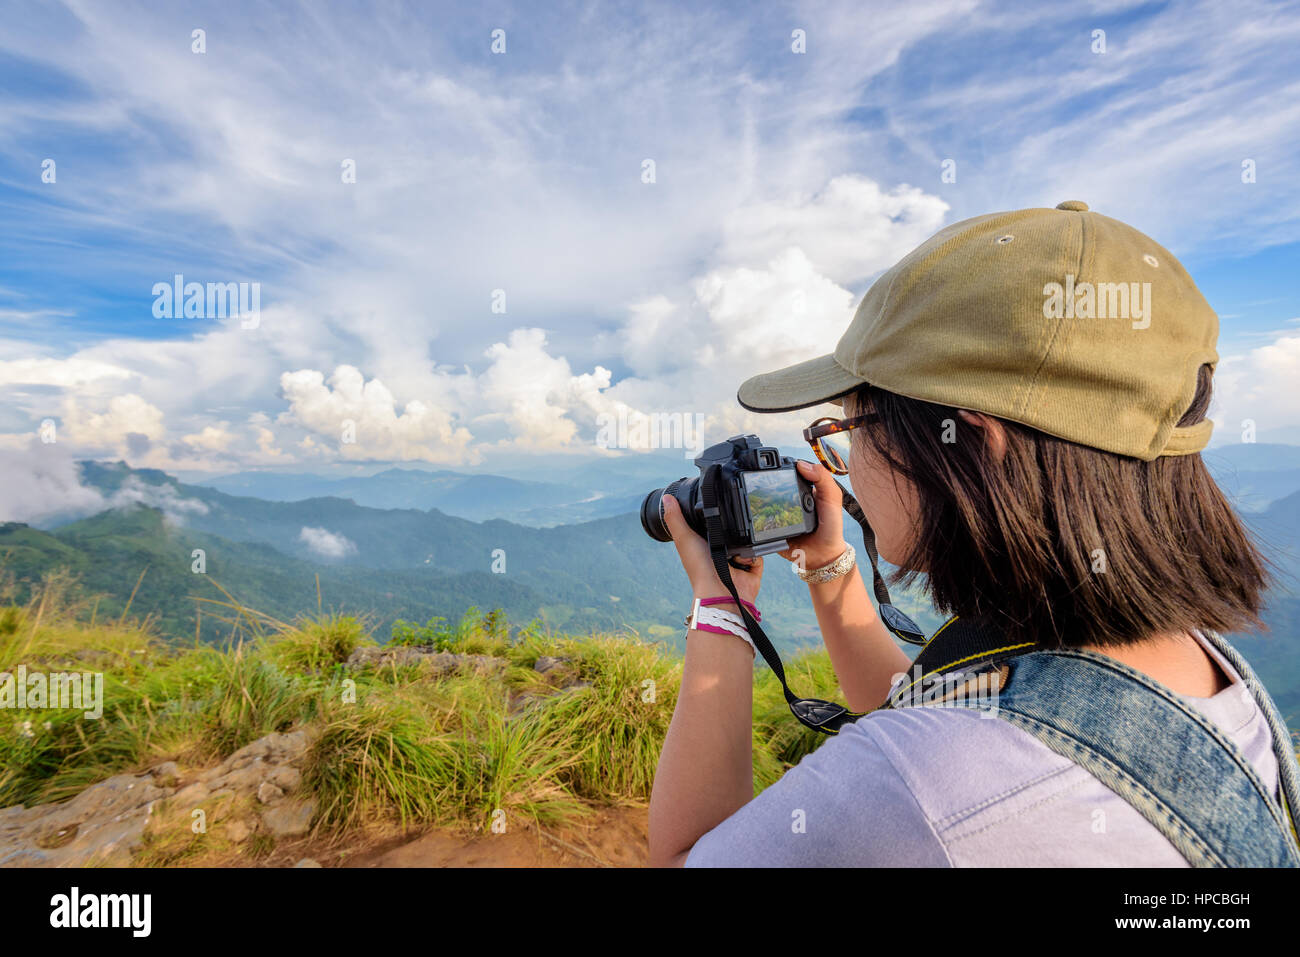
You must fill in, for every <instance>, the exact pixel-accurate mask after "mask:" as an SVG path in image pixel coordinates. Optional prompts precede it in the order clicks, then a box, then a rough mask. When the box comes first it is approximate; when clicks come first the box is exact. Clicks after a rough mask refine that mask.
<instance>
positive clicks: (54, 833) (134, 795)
mask: <svg viewBox="0 0 1300 957" xmlns="http://www.w3.org/2000/svg"><path fill="white" fill-rule="evenodd" d="M172 793H173V791H172V789H171V788H161V787H157V786H156V785H155V784H154V783H153V778H152V776H151V775H149V774H144V775H138V776H137V775H133V774H118V775H114V776H113V777H111V778H107V779H105V780H103V781H100V782H99V783H97V784H92V785H91V786H90V787H88V788H86V789H85V790H84V791H82V792H81V793H80V794H78V795H77V796H76V797H74V798H72V800H70V801H65V802H64V803H62V804H41V805H37V806H36V807H31V808H23V807H15V808H6V809H5V810H4V811H3V812H0V865H5V866H11V867H12V866H28V867H83V866H86V865H88V864H95V865H106V866H109V867H113V866H121V865H127V864H130V862H131V852H132V851H133V850H134V849H136V848H138V847H139V846H140V844H141V835H142V834H143V833H144V828H145V825H146V824H148V822H149V817H150V814H151V813H152V811H153V805H154V803H155V802H157V801H159V800H161V799H162V798H165V797H168V796H170V795H171V794H172Z"/></svg>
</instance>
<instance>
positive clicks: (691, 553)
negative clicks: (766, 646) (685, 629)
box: [663, 489, 838, 604]
mask: <svg viewBox="0 0 1300 957" xmlns="http://www.w3.org/2000/svg"><path fill="white" fill-rule="evenodd" d="M836 491H837V492H838V489H837V490H836ZM663 509H664V524H665V525H667V526H668V531H670V532H671V533H672V536H673V545H675V546H676V547H677V557H678V558H680V559H681V561H682V567H683V568H685V569H686V577H687V578H689V579H690V580H691V590H692V591H693V592H694V596H695V597H696V598H715V597H719V596H725V595H728V594H730V593H729V592H728V591H727V588H726V586H725V585H723V584H722V580H721V579H720V578H718V573H717V570H716V569H714V567H713V558H712V556H711V555H710V554H709V543H708V542H707V541H705V540H704V539H703V538H701V537H700V536H699V535H698V534H696V533H695V532H694V531H693V530H692V529H691V527H690V526H689V525H687V524H686V517H685V516H684V515H682V509H681V506H680V505H678V504H677V499H675V498H673V497H672V496H671V495H665V496H664V497H663ZM738 560H739V561H743V560H744V559H738ZM762 580H763V559H761V558H755V559H753V560H752V562H751V563H750V565H749V568H748V570H746V571H741V570H740V569H738V568H736V567H735V566H734V565H733V566H731V581H732V582H733V583H734V584H735V586H736V593H737V594H738V595H740V597H741V598H743V599H745V601H747V602H751V603H753V604H757V603H758V602H757V599H758V587H759V584H760V583H761V582H762Z"/></svg>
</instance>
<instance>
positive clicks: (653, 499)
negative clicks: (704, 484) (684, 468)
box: [641, 478, 704, 542]
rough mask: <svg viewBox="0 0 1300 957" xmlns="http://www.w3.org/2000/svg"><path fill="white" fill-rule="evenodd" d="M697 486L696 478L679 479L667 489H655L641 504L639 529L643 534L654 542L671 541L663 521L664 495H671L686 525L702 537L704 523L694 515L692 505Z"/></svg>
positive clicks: (671, 535)
mask: <svg viewBox="0 0 1300 957" xmlns="http://www.w3.org/2000/svg"><path fill="white" fill-rule="evenodd" d="M699 484H700V480H699V479H697V478H695V479H686V478H679V479H678V480H677V481H676V482H673V483H672V484H671V485H669V486H668V487H667V488H657V489H655V490H654V491H653V492H651V493H650V494H649V495H647V496H646V497H645V498H644V499H643V500H642V502H641V527H642V528H644V529H645V533H646V534H647V535H649V536H650V537H651V538H653V539H654V540H655V541H656V542H671V541H672V540H673V533H672V532H670V531H668V524H667V523H666V522H665V521H664V502H663V500H664V496H665V495H671V496H672V497H673V498H675V499H677V504H678V505H680V506H681V508H682V514H683V515H685V516H686V524H687V525H689V526H690V527H691V528H692V529H694V530H695V531H696V532H698V533H699V534H701V535H703V534H704V523H703V522H702V521H701V520H700V518H699V517H698V516H697V515H696V514H695V506H694V504H693V503H694V501H695V493H696V490H697V489H698V487H699Z"/></svg>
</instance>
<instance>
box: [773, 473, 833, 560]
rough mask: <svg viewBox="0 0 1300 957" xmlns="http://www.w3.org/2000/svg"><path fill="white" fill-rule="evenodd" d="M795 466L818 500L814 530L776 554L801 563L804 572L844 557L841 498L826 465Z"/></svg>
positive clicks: (794, 540)
mask: <svg viewBox="0 0 1300 957" xmlns="http://www.w3.org/2000/svg"><path fill="white" fill-rule="evenodd" d="M795 467H796V468H797V469H798V470H799V474H800V475H802V476H803V477H804V478H805V479H807V480H808V481H809V482H811V483H812V486H813V495H814V496H815V497H816V499H817V531H815V532H813V533H812V534H811V535H800V536H799V537H798V538H792V539H790V547H789V548H787V549H786V550H785V551H783V552H779V553H778V554H779V555H780V556H781V557H782V558H784V559H787V560H789V561H792V562H798V561H801V562H802V566H803V568H804V570H805V571H807V570H811V569H813V568H821V567H822V566H823V565H829V564H830V563H831V562H833V561H835V559H837V558H839V557H840V556H841V555H843V554H844V549H845V548H846V547H847V546H846V545H845V542H844V495H843V493H842V492H841V491H840V487H839V486H838V485H836V484H835V476H834V475H832V474H831V472H830V470H829V469H827V468H826V467H825V466H823V465H821V464H819V463H815V462H804V461H802V460H800V461H799V462H797V463H795Z"/></svg>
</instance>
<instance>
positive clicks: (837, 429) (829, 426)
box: [803, 412, 880, 475]
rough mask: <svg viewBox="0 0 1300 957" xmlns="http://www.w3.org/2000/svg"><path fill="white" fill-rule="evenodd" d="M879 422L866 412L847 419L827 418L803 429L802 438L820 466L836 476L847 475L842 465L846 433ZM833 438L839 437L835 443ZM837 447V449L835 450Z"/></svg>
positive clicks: (871, 413)
mask: <svg viewBox="0 0 1300 957" xmlns="http://www.w3.org/2000/svg"><path fill="white" fill-rule="evenodd" d="M879 421H880V416H879V415H877V414H876V413H874V412H868V413H867V414H866V415H853V416H850V417H849V418H847V419H836V418H832V417H831V416H827V417H826V418H824V419H818V420H817V421H816V422H814V423H813V424H812V425H810V426H808V428H806V429H804V430H803V437H804V438H805V439H807V440H808V444H809V445H811V446H812V450H813V453H814V454H815V455H816V456H817V460H818V461H819V462H821V464H822V465H824V466H826V467H827V468H828V469H830V470H831V472H833V473H834V474H836V475H848V474H849V467H848V466H847V465H845V464H844V463H845V461H846V460H847V459H848V455H849V444H848V438H849V437H848V435H847V433H848V432H849V431H851V430H853V429H856V428H858V427H859V426H863V425H871V424H872V423H874V422H879ZM835 436H840V439H839V440H838V441H837V440H836V439H835V438H834V437H835ZM837 445H838V446H839V448H836V446H837Z"/></svg>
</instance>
